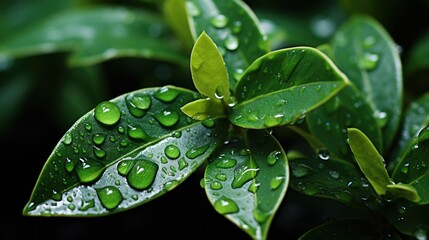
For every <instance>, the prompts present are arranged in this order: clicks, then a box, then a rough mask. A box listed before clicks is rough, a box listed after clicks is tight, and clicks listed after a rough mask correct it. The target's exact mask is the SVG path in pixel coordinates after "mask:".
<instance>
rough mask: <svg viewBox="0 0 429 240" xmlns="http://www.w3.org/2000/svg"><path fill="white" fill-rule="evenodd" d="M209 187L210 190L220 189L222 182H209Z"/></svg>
mask: <svg viewBox="0 0 429 240" xmlns="http://www.w3.org/2000/svg"><path fill="white" fill-rule="evenodd" d="M210 188H211V189H212V190H219V189H222V184H221V183H220V182H218V181H213V182H211V183H210Z"/></svg>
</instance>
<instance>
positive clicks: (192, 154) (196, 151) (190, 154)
mask: <svg viewBox="0 0 429 240" xmlns="http://www.w3.org/2000/svg"><path fill="white" fill-rule="evenodd" d="M208 148H209V145H205V146H201V147H196V148H191V149H189V150H188V151H186V157H187V158H189V159H194V158H196V157H198V156H201V155H202V154H203V153H205V152H206V151H207V149H208Z"/></svg>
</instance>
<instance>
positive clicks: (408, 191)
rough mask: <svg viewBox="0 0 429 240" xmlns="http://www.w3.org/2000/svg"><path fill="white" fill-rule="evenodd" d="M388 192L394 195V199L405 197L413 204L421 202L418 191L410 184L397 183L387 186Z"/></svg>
mask: <svg viewBox="0 0 429 240" xmlns="http://www.w3.org/2000/svg"><path fill="white" fill-rule="evenodd" d="M387 190H388V191H389V192H391V193H392V194H393V198H398V197H403V198H405V199H408V200H410V201H413V202H419V201H420V196H419V194H418V193H417V191H416V189H415V188H414V187H412V186H411V185H409V184H403V183H396V184H391V185H387Z"/></svg>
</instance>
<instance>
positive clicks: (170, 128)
mask: <svg viewBox="0 0 429 240" xmlns="http://www.w3.org/2000/svg"><path fill="white" fill-rule="evenodd" d="M194 95H195V93H194V92H191V91H188V90H185V89H181V88H177V87H173V86H165V87H162V88H146V89H141V90H137V91H134V92H131V93H128V94H124V95H121V96H118V97H117V98H114V99H112V100H110V101H103V102H101V103H99V104H98V105H97V106H96V107H95V108H94V109H93V110H91V111H89V112H88V113H87V114H85V115H84V116H82V117H81V118H80V119H79V120H78V121H76V122H75V124H73V126H71V128H70V129H69V130H68V131H67V132H66V133H65V135H64V136H63V138H62V139H61V141H59V142H58V144H57V145H56V146H55V148H54V150H53V152H52V154H51V155H50V156H49V158H48V160H47V162H46V164H45V166H44V167H43V169H42V172H41V174H40V176H39V179H38V180H37V184H36V186H35V188H34V190H33V192H32V195H31V198H30V200H29V202H28V204H27V205H26V206H25V208H24V210H23V214H24V215H33V216H100V215H108V214H112V213H117V212H120V211H124V210H127V209H130V208H133V207H136V206H139V205H141V204H143V203H146V202H148V201H150V200H152V199H154V198H156V197H158V196H160V195H162V194H165V193H166V192H168V191H170V190H172V189H174V188H175V187H176V186H177V185H179V184H180V183H181V182H183V181H184V180H185V179H186V178H187V177H188V176H189V175H190V174H192V173H193V172H194V171H195V170H196V169H197V168H198V167H199V166H200V165H201V164H202V163H203V162H204V161H205V160H206V159H207V157H208V156H209V155H210V154H211V153H212V151H214V149H216V148H217V146H218V144H219V143H220V141H221V140H222V139H223V138H224V133H226V130H225V129H224V126H225V125H227V124H226V123H225V122H221V120H208V121H204V122H200V121H198V122H196V121H192V119H190V118H188V117H187V116H185V115H184V114H182V113H181V112H180V110H179V108H180V107H181V106H183V104H185V103H187V102H189V101H191V100H194Z"/></svg>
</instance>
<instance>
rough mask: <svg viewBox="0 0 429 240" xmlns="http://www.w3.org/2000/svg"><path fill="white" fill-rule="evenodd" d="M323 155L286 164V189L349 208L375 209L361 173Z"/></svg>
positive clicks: (338, 160) (345, 162)
mask: <svg viewBox="0 0 429 240" xmlns="http://www.w3.org/2000/svg"><path fill="white" fill-rule="evenodd" d="M326 154H327V153H326V152H323V151H321V152H320V153H319V156H318V157H305V158H302V157H301V158H295V159H292V160H290V161H289V164H290V168H291V174H292V175H291V181H290V186H291V187H292V188H293V189H295V190H297V191H299V192H301V193H303V194H306V195H308V196H313V197H322V198H328V199H333V200H336V201H339V202H342V203H344V204H346V205H349V206H352V207H358V208H363V207H365V206H367V207H370V208H378V207H379V205H378V202H377V195H376V193H375V192H374V190H373V189H372V188H371V186H370V185H369V182H368V180H367V179H366V178H365V176H364V175H363V174H362V172H360V171H359V169H358V168H357V167H356V166H355V165H353V164H351V163H350V162H347V161H344V160H340V159H335V158H331V157H330V156H329V155H326ZM363 200H364V201H363Z"/></svg>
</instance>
